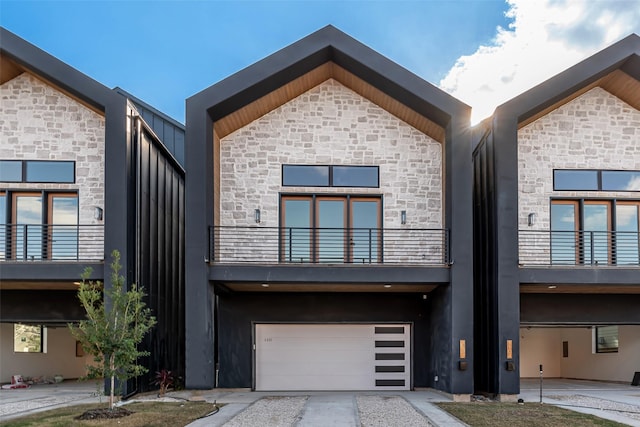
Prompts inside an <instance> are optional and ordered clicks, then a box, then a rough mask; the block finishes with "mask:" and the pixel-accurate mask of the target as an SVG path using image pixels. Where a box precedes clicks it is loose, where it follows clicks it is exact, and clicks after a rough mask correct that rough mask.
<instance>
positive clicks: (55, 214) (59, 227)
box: [47, 193, 78, 260]
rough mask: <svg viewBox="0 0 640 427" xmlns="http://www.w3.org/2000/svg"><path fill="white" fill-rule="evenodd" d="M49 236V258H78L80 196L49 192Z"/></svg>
mask: <svg viewBox="0 0 640 427" xmlns="http://www.w3.org/2000/svg"><path fill="white" fill-rule="evenodd" d="M47 237H48V240H49V244H48V247H47V249H48V253H49V258H51V259H60V260H62V259H77V258H78V198H77V197H76V195H75V194H55V193H53V194H49V221H48V225H47Z"/></svg>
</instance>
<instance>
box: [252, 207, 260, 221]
mask: <svg viewBox="0 0 640 427" xmlns="http://www.w3.org/2000/svg"><path fill="white" fill-rule="evenodd" d="M253 218H254V219H255V220H256V224H260V209H256V210H255V211H253Z"/></svg>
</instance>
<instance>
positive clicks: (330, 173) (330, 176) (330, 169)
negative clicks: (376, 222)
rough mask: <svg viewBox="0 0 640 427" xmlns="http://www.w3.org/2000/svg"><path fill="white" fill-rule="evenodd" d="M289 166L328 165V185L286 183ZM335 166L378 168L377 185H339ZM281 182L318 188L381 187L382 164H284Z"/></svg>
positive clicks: (287, 185) (283, 185)
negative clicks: (336, 181)
mask: <svg viewBox="0 0 640 427" xmlns="http://www.w3.org/2000/svg"><path fill="white" fill-rule="evenodd" d="M288 167H296V168H303V167H309V168H315V167H326V168H327V171H328V184H327V185H307V184H285V169H286V168H288ZM334 168H369V169H373V168H375V170H376V175H377V180H376V184H375V186H373V185H337V184H335V183H334V179H333V178H334ZM280 178H281V179H280V183H281V185H282V187H317V188H380V166H378V165H326V164H322V165H296V164H282V165H281V168H280Z"/></svg>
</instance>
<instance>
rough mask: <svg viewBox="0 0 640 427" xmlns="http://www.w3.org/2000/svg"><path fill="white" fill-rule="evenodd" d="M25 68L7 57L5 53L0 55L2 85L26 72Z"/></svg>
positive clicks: (0, 82)
mask: <svg viewBox="0 0 640 427" xmlns="http://www.w3.org/2000/svg"><path fill="white" fill-rule="evenodd" d="M24 71H25V70H24V69H23V68H22V67H21V66H19V65H18V64H16V63H15V62H13V61H12V60H10V59H9V58H7V57H6V56H5V55H0V85H3V84H5V83H6V82H8V81H9V80H12V79H15V78H16V77H18V76H19V75H20V74H22V73H24Z"/></svg>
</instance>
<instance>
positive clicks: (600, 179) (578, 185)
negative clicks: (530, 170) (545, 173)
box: [553, 169, 640, 191]
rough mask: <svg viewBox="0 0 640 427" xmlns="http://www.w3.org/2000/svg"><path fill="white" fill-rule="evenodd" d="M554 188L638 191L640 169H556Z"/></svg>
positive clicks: (639, 187) (554, 172)
mask: <svg viewBox="0 0 640 427" xmlns="http://www.w3.org/2000/svg"><path fill="white" fill-rule="evenodd" d="M553 189H554V190H560V191H562V190H573V191H640V171H612V170H582V169H575V170H574V169H556V170H554V171H553Z"/></svg>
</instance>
